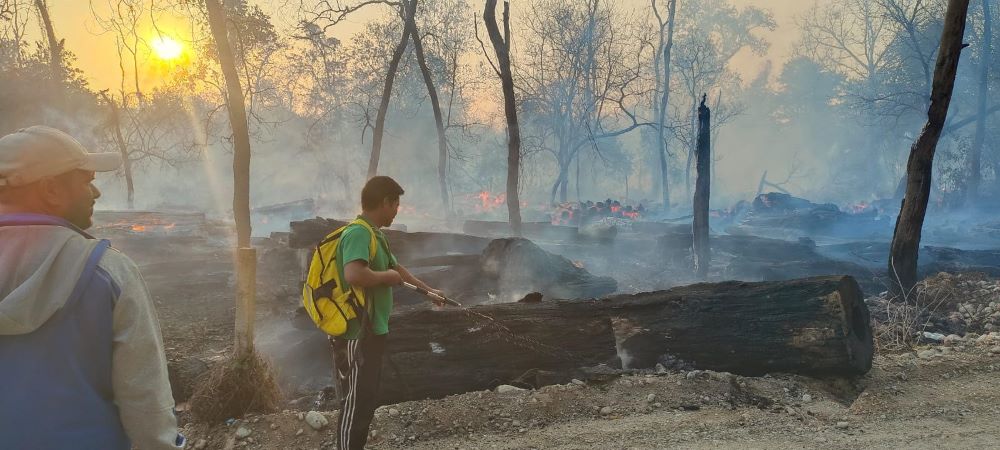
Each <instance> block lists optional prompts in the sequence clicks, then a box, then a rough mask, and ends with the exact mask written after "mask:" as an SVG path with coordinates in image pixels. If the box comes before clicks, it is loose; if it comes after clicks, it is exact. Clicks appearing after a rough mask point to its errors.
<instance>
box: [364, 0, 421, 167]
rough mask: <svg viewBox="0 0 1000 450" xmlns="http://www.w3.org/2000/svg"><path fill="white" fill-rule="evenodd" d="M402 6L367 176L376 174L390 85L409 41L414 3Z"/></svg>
mask: <svg viewBox="0 0 1000 450" xmlns="http://www.w3.org/2000/svg"><path fill="white" fill-rule="evenodd" d="M402 8H403V20H404V26H403V37H402V38H400V40H399V44H398V45H396V49H395V50H394V51H393V52H392V59H391V60H389V67H388V68H387V69H386V72H385V84H383V85H382V98H381V99H379V105H378V116H376V118H375V128H374V129H373V130H372V154H371V158H370V159H369V160H368V178H369V179H370V178H372V177H374V176H375V175H377V174H378V161H379V158H380V157H381V155H382V136H383V135H384V134H385V115H386V114H387V113H388V112H389V100H390V99H391V97H392V85H393V83H395V81H396V72H397V71H398V70H399V61H400V60H401V59H403V54H404V53H406V45H407V43H408V42H409V41H410V27H408V26H406V25H405V24H406V23H409V22H410V21H412V20H413V16H412V15H411V14H412V13H414V12H415V10H416V5H414V6H413V8H407V7H405V2H404V6H402Z"/></svg>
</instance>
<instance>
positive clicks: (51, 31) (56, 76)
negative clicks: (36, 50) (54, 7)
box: [35, 0, 65, 83]
mask: <svg viewBox="0 0 1000 450" xmlns="http://www.w3.org/2000/svg"><path fill="white" fill-rule="evenodd" d="M35 7H36V8H37V9H38V16H39V17H40V18H41V19H42V26H43V27H45V38H46V40H48V41H49V66H50V67H51V70H52V79H53V80H54V81H55V82H56V83H59V82H61V81H62V80H63V78H64V76H65V73H64V72H63V67H62V48H63V42H62V41H60V40H58V39H56V32H55V27H53V26H52V19H51V18H49V7H48V5H46V4H45V0H35Z"/></svg>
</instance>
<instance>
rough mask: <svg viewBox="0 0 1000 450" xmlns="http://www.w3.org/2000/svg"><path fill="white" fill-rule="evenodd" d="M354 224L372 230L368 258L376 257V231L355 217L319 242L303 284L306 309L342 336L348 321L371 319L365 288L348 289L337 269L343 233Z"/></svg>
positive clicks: (319, 324) (321, 325)
mask: <svg viewBox="0 0 1000 450" xmlns="http://www.w3.org/2000/svg"><path fill="white" fill-rule="evenodd" d="M351 225H361V226H363V227H365V229H366V230H368V233H369V234H370V235H371V237H372V240H371V244H370V245H369V250H368V256H369V258H368V260H369V261H372V260H374V259H375V252H376V251H377V250H378V241H376V239H375V231H374V230H372V227H371V226H370V225H368V223H367V222H365V221H364V220H361V219H355V220H354V221H353V222H351V223H349V224H347V225H345V226H343V227H340V228H338V229H337V230H336V231H334V232H333V233H330V234H328V235H327V236H326V237H325V238H324V239H323V240H322V241H320V243H319V244H317V245H316V251H315V252H314V253H313V257H312V262H310V263H309V274H308V275H307V276H306V283H305V286H303V288H302V305H303V306H304V307H305V308H306V313H308V314H309V317H310V318H312V320H313V323H315V324H316V326H317V327H319V329H321V330H323V332H325V333H326V334H329V335H330V336H342V335H343V334H344V333H346V332H347V322H348V321H349V320H351V319H353V318H355V317H358V316H359V315H360V316H361V318H362V320H363V321H364V320H367V317H365V316H366V315H367V314H368V312H367V310H366V309H365V306H366V304H365V303H366V302H365V292H364V291H365V290H364V289H354V288H351V289H348V290H345V289H344V281H343V280H341V279H340V272H339V271H338V270H337V264H336V263H337V261H336V259H337V247H338V246H339V245H340V237H341V235H343V234H344V230H346V229H347V227H349V226H351Z"/></svg>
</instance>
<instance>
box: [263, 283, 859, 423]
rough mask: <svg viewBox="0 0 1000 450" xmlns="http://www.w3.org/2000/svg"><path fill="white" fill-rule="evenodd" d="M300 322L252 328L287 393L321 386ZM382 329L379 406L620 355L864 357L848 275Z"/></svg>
mask: <svg viewBox="0 0 1000 450" xmlns="http://www.w3.org/2000/svg"><path fill="white" fill-rule="evenodd" d="M304 316H305V315H304V313H301V314H299V315H297V316H296V317H298V319H296V320H293V321H292V324H293V327H288V326H284V327H282V330H281V331H280V332H276V331H274V330H268V331H267V332H264V333H262V335H263V336H271V337H270V338H268V339H262V340H261V341H259V342H258V344H259V346H260V347H261V348H262V349H264V350H265V351H266V352H267V353H268V354H270V355H271V359H272V363H273V365H274V366H275V367H279V368H281V370H279V376H280V377H282V379H283V380H284V385H285V386H286V387H288V386H289V385H291V389H290V390H291V391H299V392H303V391H313V392H315V391H316V390H319V389H322V388H323V387H324V386H325V385H327V384H329V383H330V382H331V373H332V371H331V363H330V356H329V355H330V353H329V351H330V347H329V344H328V342H327V340H326V337H325V335H323V333H321V332H320V331H318V330H316V328H315V327H314V326H313V325H312V323H311V322H310V321H309V319H308V318H304ZM487 317H488V318H487ZM612 319H614V321H612ZM612 323H614V325H612ZM273 326H274V324H273V323H272V324H271V327H272V328H273ZM390 327H391V330H392V331H391V332H390V333H389V342H388V346H387V353H386V356H385V364H384V368H383V371H382V383H381V385H382V390H383V392H382V397H381V403H383V404H386V403H394V402H400V401H407V400H415V399H422V398H435V397H442V396H446V395H451V394H457V393H461V392H468V391H473V390H481V389H489V388H492V387H495V386H497V385H499V384H510V383H512V382H515V381H516V380H520V381H522V382H527V384H528V385H530V386H533V387H538V386H539V385H543V384H551V383H560V382H566V381H568V380H569V379H570V377H572V376H575V372H576V369H578V368H581V367H588V366H594V365H597V364H602V363H610V365H611V366H615V365H616V364H617V362H618V359H617V358H618V355H619V351H620V354H621V355H622V358H624V359H627V361H628V365H629V366H630V367H651V366H653V365H655V364H656V363H657V361H658V360H659V359H660V358H661V357H664V358H665V357H667V356H669V357H670V359H674V360H676V359H680V360H683V361H684V362H686V363H688V364H689V365H691V366H693V367H696V368H699V369H712V370H720V371H729V372H733V373H737V374H743V375H760V374H764V373H770V372H791V373H800V374H812V375H837V374H840V375H858V374H863V373H865V372H867V371H868V369H869V368H870V367H871V362H872V335H871V329H870V323H869V313H868V309H867V307H866V306H865V305H864V303H863V302H862V298H861V292H860V290H859V289H858V287H857V284H856V283H855V282H854V280H853V279H851V278H850V277H821V278H810V279H803V280H793V281H781V282H762V283H744V282H735V281H733V282H725V283H714V284H708V283H705V284H696V285H692V286H685V287H680V288H675V289H671V290H667V291H658V292H650V293H644V294H637V295H624V296H615V297H608V298H605V299H602V300H574V301H563V300H560V301H550V300H542V301H540V302H521V303H505V304H492V305H481V306H474V307H471V308H469V310H468V311H466V310H461V309H457V308H444V309H439V310H432V309H429V308H427V307H426V306H420V307H405V308H398V309H397V310H396V312H395V313H394V314H393V317H392V320H391V322H390ZM265 328H266V327H265ZM289 328H292V329H289ZM615 335H618V336H619V338H620V341H621V342H620V343H619V344H618V347H617V348H618V349H620V350H617V349H616V338H615ZM526 374H527V375H526Z"/></svg>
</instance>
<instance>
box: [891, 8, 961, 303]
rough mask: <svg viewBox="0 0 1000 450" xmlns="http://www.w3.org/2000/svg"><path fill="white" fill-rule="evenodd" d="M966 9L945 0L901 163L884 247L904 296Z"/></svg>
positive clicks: (912, 276)
mask: <svg viewBox="0 0 1000 450" xmlns="http://www.w3.org/2000/svg"><path fill="white" fill-rule="evenodd" d="M968 10H969V0H949V1H948V10H947V12H946V13H945V18H944V30H943V31H942V32H941V47H940V49H939V50H938V57H937V63H936V64H935V66H934V84H933V88H932V89H931V102H930V107H929V108H928V109H927V123H926V124H925V125H924V128H923V130H921V131H920V136H919V137H917V140H916V141H915V142H914V143H913V146H912V147H911V148H910V157H909V160H908V161H907V163H906V196H905V197H904V198H903V204H902V207H901V208H900V211H899V217H897V218H896V229H895V231H894V232H893V235H892V247H891V249H890V250H889V252H890V253H889V275H890V277H892V278H894V279H893V283H891V285H892V289H893V292H894V293H896V294H897V295H902V296H904V297H906V298H910V297H909V294H910V293H911V292H912V290H913V287H914V286H915V285H916V283H917V252H918V249H919V247H920V233H921V229H922V228H923V225H924V215H925V214H926V212H927V201H928V198H929V197H930V190H931V172H932V170H933V167H934V151H935V150H936V148H937V142H938V139H939V138H940V137H941V129H942V128H943V127H944V122H945V119H947V117H948V105H949V103H951V93H952V90H953V88H954V87H955V72H956V71H957V69H958V60H959V57H960V56H961V53H962V47H963V44H962V35H963V34H964V33H965V20H966V15H967V13H968Z"/></svg>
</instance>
